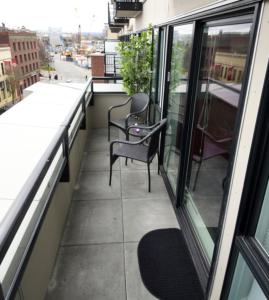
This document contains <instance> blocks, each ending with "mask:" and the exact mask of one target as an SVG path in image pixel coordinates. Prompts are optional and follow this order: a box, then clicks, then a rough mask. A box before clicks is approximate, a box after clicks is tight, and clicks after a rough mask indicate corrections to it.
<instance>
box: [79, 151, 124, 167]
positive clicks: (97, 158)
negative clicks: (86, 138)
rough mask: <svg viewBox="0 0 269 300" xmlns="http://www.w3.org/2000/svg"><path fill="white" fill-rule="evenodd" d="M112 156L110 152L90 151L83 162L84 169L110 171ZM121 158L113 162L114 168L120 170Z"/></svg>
mask: <svg viewBox="0 0 269 300" xmlns="http://www.w3.org/2000/svg"><path fill="white" fill-rule="evenodd" d="M109 164H110V157H109V153H108V152H88V153H86V154H85V157H84V159H83V162H82V170H83V171H109ZM119 169H120V165H119V160H117V161H115V163H114V164H113V170H119Z"/></svg>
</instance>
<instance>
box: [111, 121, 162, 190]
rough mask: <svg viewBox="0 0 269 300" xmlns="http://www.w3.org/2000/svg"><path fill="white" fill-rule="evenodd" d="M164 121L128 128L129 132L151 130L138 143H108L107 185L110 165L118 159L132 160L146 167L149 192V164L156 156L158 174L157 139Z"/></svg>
mask: <svg viewBox="0 0 269 300" xmlns="http://www.w3.org/2000/svg"><path fill="white" fill-rule="evenodd" d="M166 121H167V120H166V119H163V120H161V121H160V122H158V123H156V124H154V125H152V126H139V125H136V126H129V127H128V130H127V134H128V132H129V130H131V129H132V128H138V129H140V130H151V131H149V133H148V134H147V135H146V136H145V137H144V138H142V139H141V140H139V141H135V142H131V141H123V140H115V141H112V142H111V143H110V176H109V185H111V179H112V165H113V163H114V162H115V161H116V160H117V159H118V158H119V157H125V158H131V159H134V160H138V161H142V162H144V163H146V164H147V166H148V191H149V192H150V190H151V183H150V164H151V162H152V160H153V159H154V157H155V155H156V154H157V155H158V174H159V169H160V161H159V151H158V150H159V139H160V133H161V131H162V130H163V129H164V127H165V125H166ZM115 144H119V146H118V148H117V149H113V146H114V145H115Z"/></svg>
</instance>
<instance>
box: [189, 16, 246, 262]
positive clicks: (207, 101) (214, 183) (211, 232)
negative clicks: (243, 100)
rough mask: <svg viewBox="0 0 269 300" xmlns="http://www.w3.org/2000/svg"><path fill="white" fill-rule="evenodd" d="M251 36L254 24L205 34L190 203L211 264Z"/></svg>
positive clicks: (207, 30) (218, 28)
mask: <svg viewBox="0 0 269 300" xmlns="http://www.w3.org/2000/svg"><path fill="white" fill-rule="evenodd" d="M226 24H227V22H226ZM250 30H251V24H250V23H244V24H233V25H223V26H220V25H218V26H214V25H208V26H205V27H204V29H203V40H202V56H201V66H200V71H199V82H198V86H197V92H196V100H195V109H194V115H193V118H194V120H193V126H192V133H191V136H192V141H191V147H190V156H189V157H190V158H189V167H188V178H187V184H186V187H185V199H184V200H185V201H184V202H185V205H186V209H187V211H188V215H189V217H190V219H191V222H192V224H193V226H194V228H195V231H196V234H197V236H198V239H199V240H200V243H201V245H202V248H203V251H204V253H205V254H206V257H207V258H208V261H209V262H210V261H211V259H212V255H213V251H214V246H215V242H216V239H217V236H218V224H219V218H220V211H221V206H222V201H223V196H224V190H225V187H226V183H227V181H228V178H227V168H228V165H229V163H230V161H231V159H232V155H231V152H230V148H231V145H232V143H233V142H234V138H235V137H234V129H235V121H236V118H237V114H238V107H239V98H240V93H241V87H242V79H243V74H244V70H245V64H246V59H247V51H248V45H249V39H250Z"/></svg>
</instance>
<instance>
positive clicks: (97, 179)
mask: <svg viewBox="0 0 269 300" xmlns="http://www.w3.org/2000/svg"><path fill="white" fill-rule="evenodd" d="M108 183H109V172H106V171H100V172H99V171H98V172H82V173H81V175H80V181H79V183H78V186H77V187H78V189H77V190H76V191H75V192H74V199H77V200H97V199H119V198H121V191H120V172H119V171H113V178H112V185H111V186H109V185H108Z"/></svg>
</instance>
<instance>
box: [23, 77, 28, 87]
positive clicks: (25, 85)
mask: <svg viewBox="0 0 269 300" xmlns="http://www.w3.org/2000/svg"><path fill="white" fill-rule="evenodd" d="M23 85H24V88H25V89H26V88H27V84H26V80H25V79H24V80H23Z"/></svg>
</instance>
